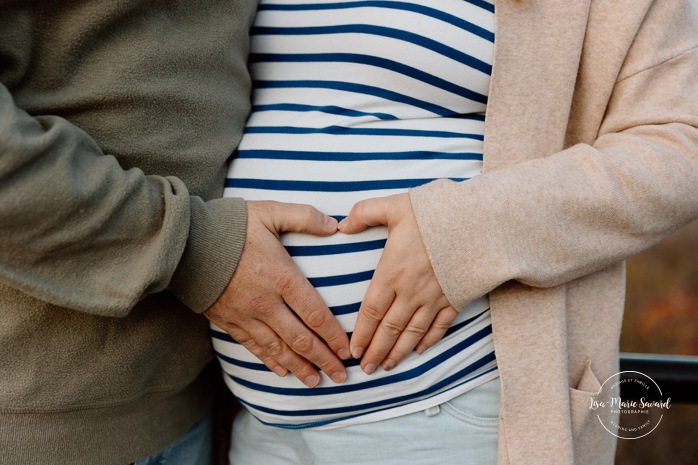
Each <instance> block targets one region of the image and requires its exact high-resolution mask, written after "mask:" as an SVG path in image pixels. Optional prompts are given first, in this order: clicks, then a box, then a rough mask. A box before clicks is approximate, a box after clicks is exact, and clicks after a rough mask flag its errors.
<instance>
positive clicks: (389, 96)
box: [254, 80, 455, 116]
mask: <svg viewBox="0 0 698 465" xmlns="http://www.w3.org/2000/svg"><path fill="white" fill-rule="evenodd" d="M254 87H255V88H256V89H298V88H300V89H334V90H341V91H344V92H351V93H353V94H365V95H372V96H375V97H380V98H382V99H385V100H390V101H393V102H399V103H403V104H405V105H411V106H413V107H416V108H421V109H422V110H426V111H428V112H430V113H433V114H435V115H439V116H449V115H452V114H454V113H455V112H454V111H453V110H451V109H449V108H446V107H442V106H441V105H436V104H434V103H431V102H427V101H424V100H420V99H417V98H414V97H410V96H409V95H404V94H400V93H398V92H393V91H392V90H388V89H383V88H380V87H376V86H369V85H366V84H357V83H354V82H342V81H314V80H301V81H262V80H257V81H254Z"/></svg>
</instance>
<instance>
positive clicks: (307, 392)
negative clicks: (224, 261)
mask: <svg viewBox="0 0 698 465" xmlns="http://www.w3.org/2000/svg"><path fill="white" fill-rule="evenodd" d="M490 334H492V325H487V326H486V327H484V328H482V329H480V330H479V331H476V332H475V333H473V334H472V335H470V336H469V337H467V338H465V339H464V340H462V341H460V342H459V343H458V344H455V345H454V346H453V347H451V348H449V349H448V350H445V351H444V352H442V353H440V354H439V355H437V356H435V357H434V358H432V359H430V360H428V361H427V362H426V363H424V364H422V365H420V366H418V367H415V368H413V369H411V370H408V371H404V372H400V373H395V374H394V375H389V376H386V377H384V378H380V379H371V380H368V381H364V382H362V383H356V384H352V385H340V386H329V387H316V388H313V389H308V388H306V387H302V388H281V387H276V386H266V385H263V384H259V383H254V382H252V381H249V380H244V379H241V378H238V377H235V376H233V375H231V374H228V376H230V377H231V379H233V380H234V381H235V382H237V383H239V384H240V385H242V386H245V387H247V388H249V389H253V390H255V391H260V392H269V393H272V394H278V395H285V396H300V397H314V396H324V395H329V394H341V393H345V392H353V391H362V390H364V389H370V388H374V387H378V386H386V385H388V384H395V383H398V382H401V381H407V380H411V379H414V378H417V377H419V376H421V375H423V374H425V373H426V372H428V371H429V370H431V369H433V368H434V367H436V366H438V365H439V364H441V363H443V362H444V361H445V360H447V359H448V358H450V357H455V356H457V354H458V353H459V352H461V351H463V350H467V349H468V348H469V347H470V346H471V345H473V344H474V343H476V342H477V341H479V340H481V339H483V338H485V337H487V336H488V335H490ZM492 359H493V360H494V355H493V356H492ZM457 375H458V374H456V375H453V376H455V377H458V376H457ZM460 376H462V375H460Z"/></svg>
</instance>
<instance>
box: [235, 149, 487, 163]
mask: <svg viewBox="0 0 698 465" xmlns="http://www.w3.org/2000/svg"><path fill="white" fill-rule="evenodd" d="M235 158H256V159H267V160H303V161H371V160H482V153H479V152H460V153H444V152H429V151H426V150H424V151H414V152H304V151H292V150H238V151H237V152H236V153H235Z"/></svg>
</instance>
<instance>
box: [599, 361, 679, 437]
mask: <svg viewBox="0 0 698 465" xmlns="http://www.w3.org/2000/svg"><path fill="white" fill-rule="evenodd" d="M621 386H622V389H623V393H624V394H623V395H624V397H625V399H623V398H621V397H620V396H618V392H619V391H620V389H619V388H620V387H621ZM601 399H604V400H601ZM589 408H590V409H591V410H595V411H596V412H597V415H596V417H597V418H598V419H599V422H600V423H601V425H602V426H603V427H604V428H605V429H606V431H608V432H609V433H611V434H612V435H614V436H615V437H617V438H620V439H640V438H642V437H644V436H647V435H648V434H650V433H651V432H652V431H654V430H655V429H656V428H657V426H659V423H660V422H661V421H662V418H663V417H664V411H665V410H668V409H669V408H671V397H668V398H666V399H664V395H663V394H662V390H661V389H660V388H659V385H657V383H655V382H654V380H653V379H652V378H650V377H649V376H647V375H646V374H644V373H641V372H639V371H621V372H620V373H616V374H615V375H613V376H611V377H610V378H608V379H607V380H606V381H605V382H604V383H603V384H602V385H601V389H599V393H598V395H597V396H596V397H595V398H592V400H591V405H590V407H589Z"/></svg>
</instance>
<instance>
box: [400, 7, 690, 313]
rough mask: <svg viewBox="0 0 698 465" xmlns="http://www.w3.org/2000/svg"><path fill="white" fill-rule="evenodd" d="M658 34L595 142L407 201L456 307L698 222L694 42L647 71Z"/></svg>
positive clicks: (628, 72)
mask: <svg viewBox="0 0 698 465" xmlns="http://www.w3.org/2000/svg"><path fill="white" fill-rule="evenodd" d="M667 3H669V2H667ZM676 3H677V4H678V3H679V2H676ZM660 17H661V16H660V15H656V14H655V15H654V18H660ZM694 24H695V23H694ZM657 27H659V26H657V24H649V25H647V26H646V27H645V28H644V31H645V32H644V33H643V32H642V29H641V32H640V33H638V38H637V39H636V41H635V42H636V43H635V45H634V48H631V50H630V52H629V53H628V59H627V60H626V63H625V64H624V70H623V71H622V72H621V74H620V77H619V79H618V81H617V82H616V84H615V86H614V89H613V93H612V95H611V98H610V101H609V103H608V106H607V108H606V109H605V112H606V113H605V115H604V118H603V124H602V125H601V128H600V131H599V135H598V138H597V139H596V140H595V141H594V143H591V144H578V145H574V146H572V147H569V148H567V149H565V150H563V151H561V152H558V153H555V154H552V155H551V156H547V157H543V158H538V159H533V160H529V161H526V162H523V163H519V164H515V165H512V166H509V167H506V168H502V169H498V170H494V171H490V172H486V173H484V174H482V175H480V176H477V177H476V178H473V179H472V180H469V181H467V182H463V183H455V182H451V181H448V180H441V181H436V182H434V183H431V184H428V185H426V186H422V187H420V188H416V189H414V190H412V191H411V192H410V197H411V200H412V204H413V207H414V210H415V214H416V216H417V221H418V224H419V227H420V232H421V233H422V237H423V239H424V242H425V245H426V248H427V251H428V253H429V256H430V259H431V261H432V265H433V266H434V270H435V272H436V274H437V277H438V278H439V281H440V283H441V285H442V288H443V289H444V292H445V293H446V296H447V297H448V298H449V300H450V302H451V304H452V305H453V306H454V307H455V308H462V307H463V306H465V305H466V304H467V303H468V302H470V301H472V300H473V299H475V298H477V297H479V296H482V295H484V294H486V293H488V292H490V291H491V290H493V289H495V288H496V287H498V286H499V285H501V284H503V283H505V282H507V281H510V280H516V281H519V282H522V283H524V284H527V285H530V286H535V287H550V286H556V285H560V284H563V283H565V282H569V281H571V280H574V279H576V278H579V277H582V276H585V275H587V274H590V273H592V272H595V271H598V270H601V269H604V268H606V267H608V266H610V265H612V264H614V263H617V262H618V261H622V260H624V259H626V258H627V257H629V256H631V255H633V254H635V253H637V252H639V251H641V250H643V249H645V248H648V247H650V246H651V245H653V244H655V243H656V242H658V241H660V240H661V239H663V238H665V237H666V236H668V235H669V234H671V233H672V232H674V231H676V230H677V229H678V228H679V227H681V226H682V225H685V224H686V223H688V222H690V221H692V220H694V219H696V218H698V191H697V186H698V85H696V76H698V48H696V47H697V46H698V33H697V32H696V31H697V29H696V28H695V27H694V28H693V30H689V31H686V30H684V31H676V32H675V33H674V34H666V36H672V37H673V38H674V39H676V38H677V37H679V36H681V38H682V41H676V42H675V43H681V44H683V46H684V48H683V49H681V50H675V53H674V54H673V55H671V56H666V54H663V55H662V54H658V55H655V56H661V57H662V58H661V60H660V61H659V62H653V63H644V62H643V61H642V60H643V59H645V57H646V54H643V53H642V52H641V49H643V48H645V47H662V45H663V44H662V43H656V42H655V43H653V42H652V40H653V37H656V34H655V35H654V36H652V34H653V32H654V30H655V29H656V28H657ZM664 27H670V25H669V24H665V26H664ZM686 38H688V40H686ZM686 44H688V46H687V47H686Z"/></svg>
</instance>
